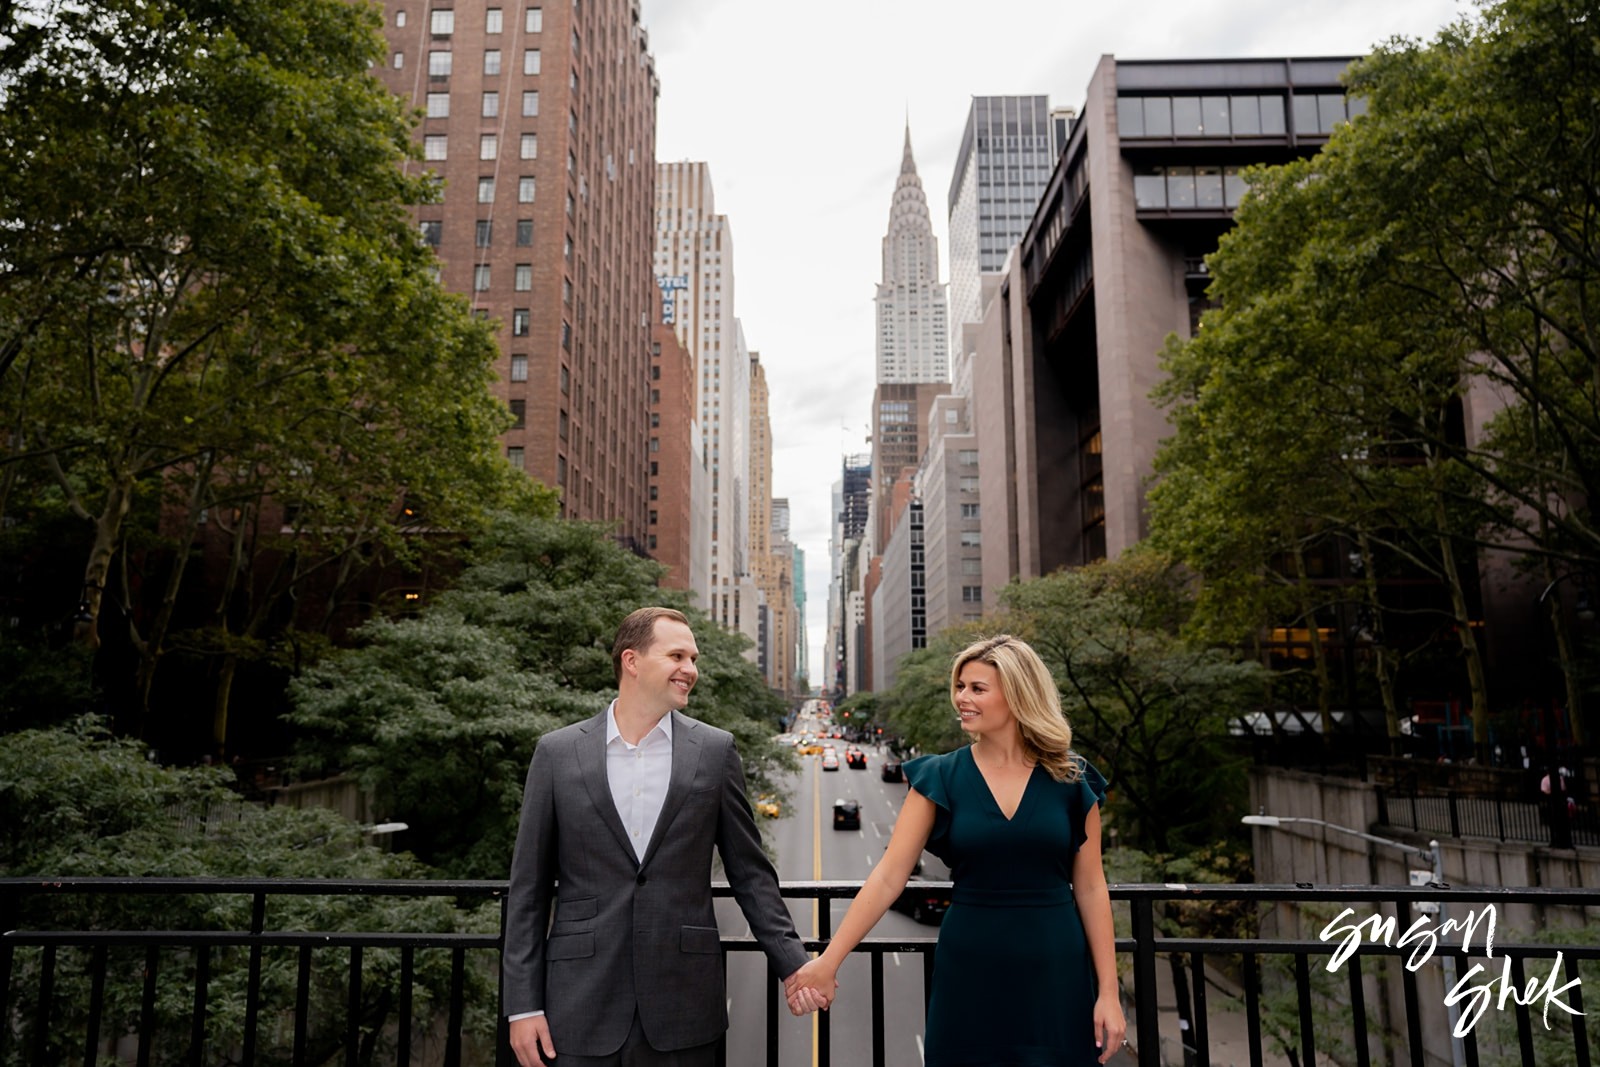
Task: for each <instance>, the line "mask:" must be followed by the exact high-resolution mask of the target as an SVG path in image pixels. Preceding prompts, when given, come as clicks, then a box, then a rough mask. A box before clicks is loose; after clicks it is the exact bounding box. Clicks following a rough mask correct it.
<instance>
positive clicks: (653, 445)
mask: <svg viewBox="0 0 1600 1067" xmlns="http://www.w3.org/2000/svg"><path fill="white" fill-rule="evenodd" d="M650 451H652V452H660V451H661V438H659V437H652V438H650ZM650 466H652V467H654V466H655V464H654V463H652V464H650ZM650 473H652V474H654V473H655V472H654V471H651V472H650Z"/></svg>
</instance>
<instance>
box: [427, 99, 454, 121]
mask: <svg viewBox="0 0 1600 1067" xmlns="http://www.w3.org/2000/svg"><path fill="white" fill-rule="evenodd" d="M428 117H429V118H430V119H447V118H449V117H450V94H449V93H429V94H428Z"/></svg>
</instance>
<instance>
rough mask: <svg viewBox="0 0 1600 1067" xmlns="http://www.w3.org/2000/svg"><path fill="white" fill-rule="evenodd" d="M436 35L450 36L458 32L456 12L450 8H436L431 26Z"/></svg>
mask: <svg viewBox="0 0 1600 1067" xmlns="http://www.w3.org/2000/svg"><path fill="white" fill-rule="evenodd" d="M430 29H431V30H432V31H433V35H434V36H435V37H448V36H450V35H451V34H452V33H454V32H456V13H455V12H454V11H452V10H450V9H448V8H446V9H444V10H435V11H434V13H433V24H432V26H431V27H430Z"/></svg>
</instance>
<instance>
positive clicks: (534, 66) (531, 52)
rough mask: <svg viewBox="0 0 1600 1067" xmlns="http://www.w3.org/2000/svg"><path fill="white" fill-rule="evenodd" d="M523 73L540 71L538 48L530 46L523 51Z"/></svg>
mask: <svg viewBox="0 0 1600 1067" xmlns="http://www.w3.org/2000/svg"><path fill="white" fill-rule="evenodd" d="M522 73H524V74H537V73H539V50H538V49H537V48H530V49H528V50H527V51H525V52H523V53H522Z"/></svg>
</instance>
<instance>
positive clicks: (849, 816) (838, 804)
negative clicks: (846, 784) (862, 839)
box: [833, 798, 861, 830]
mask: <svg viewBox="0 0 1600 1067" xmlns="http://www.w3.org/2000/svg"><path fill="white" fill-rule="evenodd" d="M833 828H834V829H835V830H859V829H861V805H860V804H859V803H857V802H856V801H854V800H849V799H846V798H841V799H839V800H835V801H834V802H833Z"/></svg>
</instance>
